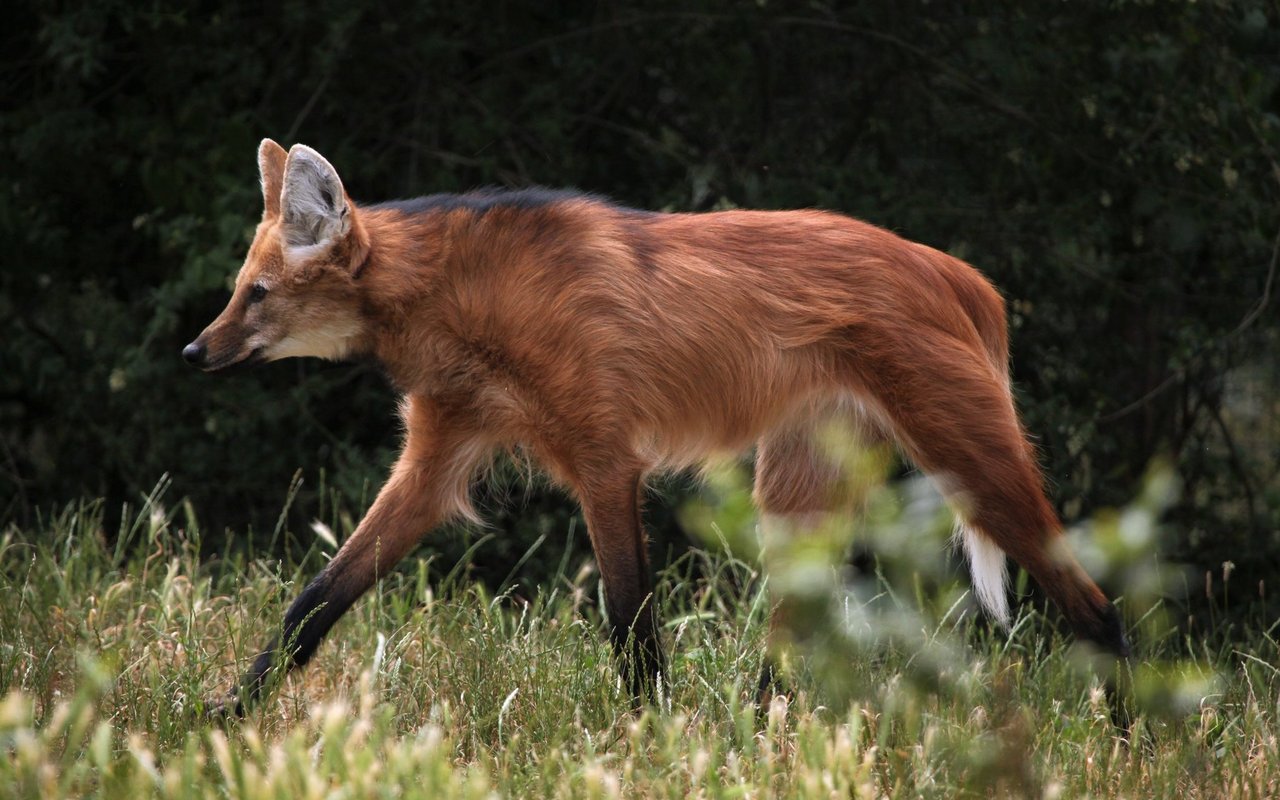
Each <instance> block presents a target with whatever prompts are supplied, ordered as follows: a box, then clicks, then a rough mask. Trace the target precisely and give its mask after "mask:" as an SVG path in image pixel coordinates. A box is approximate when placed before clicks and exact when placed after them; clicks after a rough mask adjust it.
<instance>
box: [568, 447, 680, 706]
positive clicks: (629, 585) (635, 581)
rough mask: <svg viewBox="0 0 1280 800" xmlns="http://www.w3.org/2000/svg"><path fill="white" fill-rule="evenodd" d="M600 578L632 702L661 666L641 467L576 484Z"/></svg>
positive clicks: (650, 687)
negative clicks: (642, 506) (643, 518)
mask: <svg viewBox="0 0 1280 800" xmlns="http://www.w3.org/2000/svg"><path fill="white" fill-rule="evenodd" d="M575 488H576V489H577V493H578V498H579V500H580V502H581V503H582V511H583V514H584V516H585V517H586V520H587V531H588V533H589V535H590V536H591V546H592V548H593V549H594V550H595V556H596V564H597V565H598V566H599V568H600V576H601V578H602V579H603V581H604V595H605V605H606V611H607V612H608V618H609V638H610V640H611V641H612V643H613V647H614V652H615V653H616V654H617V655H618V657H619V659H620V666H621V669H622V675H623V679H624V680H625V681H626V684H627V686H628V687H629V688H630V689H631V693H632V696H633V697H634V698H635V699H636V701H637V702H643V700H644V698H645V696H646V695H648V696H652V695H653V692H654V690H655V689H656V688H657V682H658V679H659V675H660V674H661V673H663V672H665V670H666V663H665V659H664V657H663V653H662V646H661V644H660V643H659V641H658V627H657V611H656V609H655V608H654V601H653V578H652V576H651V574H650V572H649V554H648V543H647V541H646V538H645V534H644V527H643V524H642V522H641V518H640V501H641V497H640V495H641V492H642V491H643V487H642V483H641V473H640V471H639V470H638V469H634V470H623V471H618V472H611V473H609V474H607V475H599V476H595V477H593V478H592V479H590V480H586V481H578V482H577V485H576V487H575Z"/></svg>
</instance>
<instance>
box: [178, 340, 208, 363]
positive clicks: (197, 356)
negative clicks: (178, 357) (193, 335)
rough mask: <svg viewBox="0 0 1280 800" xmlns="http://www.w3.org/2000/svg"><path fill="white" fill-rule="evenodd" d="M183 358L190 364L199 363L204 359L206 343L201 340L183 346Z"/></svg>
mask: <svg viewBox="0 0 1280 800" xmlns="http://www.w3.org/2000/svg"><path fill="white" fill-rule="evenodd" d="M182 359H183V360H184V361H186V362H187V363H188V364H199V363H200V362H201V361H204V345H203V344H202V343H200V342H192V343H191V344H189V345H187V346H186V347H184V348H182Z"/></svg>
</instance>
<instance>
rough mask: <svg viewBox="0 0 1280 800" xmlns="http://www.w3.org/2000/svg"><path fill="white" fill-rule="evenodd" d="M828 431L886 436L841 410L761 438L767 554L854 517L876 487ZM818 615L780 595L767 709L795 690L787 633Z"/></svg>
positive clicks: (772, 620) (758, 490) (764, 676)
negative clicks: (789, 680)
mask: <svg viewBox="0 0 1280 800" xmlns="http://www.w3.org/2000/svg"><path fill="white" fill-rule="evenodd" d="M824 436H833V437H838V438H839V440H840V441H839V442H835V443H832V444H837V445H843V444H845V443H847V442H851V443H852V444H853V445H855V446H856V447H859V448H863V449H869V448H870V447H872V446H874V445H876V444H884V443H885V439H884V438H883V436H881V435H879V434H878V433H877V432H876V431H875V430H874V429H873V428H872V427H870V426H869V425H867V424H866V421H865V420H863V419H862V418H861V417H860V416H858V415H857V414H850V413H839V412H835V411H830V412H828V413H821V414H813V415H810V416H805V417H803V418H800V419H796V420H793V421H792V422H791V423H790V424H787V425H784V426H783V427H782V428H779V429H778V430H775V431H773V432H771V433H770V434H769V435H768V436H766V437H765V438H764V439H762V440H761V441H760V443H759V446H758V448H757V451H756V470H755V492H754V497H755V502H756V507H757V508H758V509H759V510H760V512H761V529H762V530H761V533H762V535H763V538H764V544H765V555H766V560H768V559H769V557H770V556H771V555H776V553H777V552H778V551H779V550H783V551H785V550H786V547H787V543H786V539H788V538H790V537H793V536H804V535H814V531H817V530H820V529H821V528H823V526H825V525H829V524H833V523H837V524H838V523H839V522H844V523H845V524H847V522H848V517H850V516H851V515H852V512H855V511H856V510H857V509H858V508H859V507H860V506H861V505H862V500H863V498H864V497H865V495H866V492H867V491H868V490H869V489H870V488H871V485H872V484H862V483H860V482H859V477H860V476H858V475H856V474H854V475H850V474H848V472H849V471H848V469H847V465H846V464H842V463H841V459H840V458H839V457H838V455H836V454H835V453H833V452H831V449H830V448H829V447H826V446H824V445H825V444H826V443H825V442H824V441H823V437H824ZM855 472H856V471H855ZM833 555H838V554H833ZM768 572H769V573H770V574H774V573H775V572H777V571H776V570H768ZM776 577H781V576H780V575H779V576H776ZM811 616H812V615H810V614H807V613H805V610H804V609H803V608H800V607H798V606H797V605H796V601H795V599H794V598H791V599H788V598H785V597H780V598H777V599H775V600H774V602H773V603H772V609H771V612H770V617H769V647H768V650H767V652H766V654H765V658H764V662H763V665H762V667H761V672H760V682H759V690H758V694H757V703H758V704H759V707H760V708H761V709H763V708H767V707H768V704H769V702H770V700H771V699H772V697H773V695H774V694H778V693H784V694H785V693H788V692H786V690H785V689H784V688H783V687H782V684H781V681H780V674H779V673H780V669H779V665H778V664H777V663H776V662H775V660H774V659H775V658H776V654H777V652H778V651H779V650H781V649H782V647H783V645H784V643H785V639H786V638H787V637H788V636H791V635H800V636H803V635H805V634H804V622H805V620H806V619H808V618H810V617H811Z"/></svg>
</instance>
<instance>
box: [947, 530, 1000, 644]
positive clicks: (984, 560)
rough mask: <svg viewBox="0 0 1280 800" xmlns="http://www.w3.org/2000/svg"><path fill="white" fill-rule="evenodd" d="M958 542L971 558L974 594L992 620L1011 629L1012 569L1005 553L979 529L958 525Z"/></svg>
mask: <svg viewBox="0 0 1280 800" xmlns="http://www.w3.org/2000/svg"><path fill="white" fill-rule="evenodd" d="M955 542H956V544H957V545H963V547H964V550H965V554H966V555H968V557H969V575H970V577H971V579H972V580H973V593H974V594H975V595H977V597H978V602H979V603H980V604H981V605H982V607H983V608H984V609H986V612H987V613H988V614H989V615H991V617H992V618H993V619H994V620H995V621H996V622H999V623H1000V625H1001V626H1002V627H1004V628H1008V627H1009V592H1008V588H1009V569H1008V562H1007V561H1006V560H1005V557H1004V551H1003V550H1001V549H1000V547H999V546H998V545H997V544H996V543H995V542H993V541H991V540H990V539H988V538H987V537H986V536H983V535H982V534H981V533H980V532H978V530H977V529H976V528H973V527H971V526H969V525H966V524H964V523H963V522H957V523H956V532H955Z"/></svg>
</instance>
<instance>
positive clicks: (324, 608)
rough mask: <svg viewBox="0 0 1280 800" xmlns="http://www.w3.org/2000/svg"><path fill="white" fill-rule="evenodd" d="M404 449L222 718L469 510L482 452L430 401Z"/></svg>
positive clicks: (415, 418) (416, 408) (411, 409)
mask: <svg viewBox="0 0 1280 800" xmlns="http://www.w3.org/2000/svg"><path fill="white" fill-rule="evenodd" d="M404 416H405V422H406V428H407V429H408V432H407V434H406V440H405V446H404V450H403V451H402V452H401V454H400V458H399V460H398V461H397V462H396V465H395V467H394V468H393V469H392V472H391V477H390V478H389V479H388V480H387V483H386V484H385V485H384V486H383V487H382V490H381V491H380V492H379V493H378V497H377V499H375V500H374V502H373V505H372V506H371V507H370V509H369V513H368V514H366V515H365V517H364V519H363V520H361V521H360V525H359V526H358V527H357V528H356V531H355V533H353V534H352V535H351V538H349V539H348V540H347V541H346V542H345V543H344V544H343V545H342V548H341V549H339V550H338V554H337V555H336V556H334V558H333V560H332V561H330V562H329V564H328V566H326V567H325V568H324V569H323V570H321V571H320V574H319V575H317V576H316V577H315V578H314V579H313V580H312V581H311V583H309V584H308V585H307V587H306V588H305V589H303V591H302V594H300V595H298V598H297V599H296V600H294V601H293V604H292V605H290V606H289V610H288V611H287V612H285V615H284V624H283V626H282V627H281V630H280V633H279V634H278V635H277V636H276V637H275V638H273V639H272V640H271V642H270V644H268V645H267V646H266V647H265V648H264V649H263V650H262V652H261V653H260V654H259V655H258V657H257V658H256V659H254V662H253V666H252V667H251V668H250V669H249V671H248V672H247V673H246V674H245V676H244V678H243V679H242V680H241V681H240V685H239V687H238V688H237V689H236V690H235V691H233V692H232V693H231V695H230V697H228V698H227V700H226V701H223V702H220V703H215V704H214V706H215V709H216V710H218V711H221V712H223V713H227V712H230V713H234V714H235V715H236V716H243V715H244V712H245V707H246V705H251V704H252V703H253V702H255V701H256V700H258V699H259V697H260V696H261V695H262V692H263V690H264V688H265V687H266V686H267V683H268V680H269V678H270V676H271V675H272V673H273V672H274V671H275V670H276V669H277V668H280V669H281V670H282V671H288V670H290V669H293V668H294V667H301V666H302V665H304V664H306V663H307V662H308V661H309V660H310V659H311V656H312V655H313V654H314V653H315V651H316V647H317V646H319V644H320V640H321V639H323V638H324V636H325V634H326V633H328V632H329V629H330V628H332V627H333V625H334V623H336V622H337V621H338V619H339V618H340V617H341V616H342V615H343V614H344V613H345V612H346V611H347V609H349V608H350V607H351V606H352V604H353V603H355V601H356V600H358V599H359V598H360V596H361V595H362V594H364V593H365V591H367V590H368V589H369V588H370V587H371V586H373V585H374V584H375V583H376V582H377V581H378V579H379V578H380V577H381V576H383V575H385V574H387V572H389V571H390V570H391V569H392V568H393V567H394V566H395V565H396V564H397V563H398V562H399V561H400V559H402V558H404V556H405V555H406V554H407V553H408V552H409V551H410V550H412V549H413V547H414V546H415V545H416V544H417V543H418V542H419V541H420V540H421V539H422V537H423V536H424V535H425V534H426V533H427V532H428V531H430V530H431V529H432V528H433V527H435V526H436V525H437V524H438V523H440V522H441V521H442V520H444V519H446V518H448V517H450V516H453V515H456V514H458V513H459V512H464V511H465V510H466V508H467V490H468V488H469V485H470V481H471V477H472V473H473V472H474V470H475V466H476V463H477V461H478V460H479V458H480V457H481V456H482V455H483V453H484V450H483V448H482V447H481V445H480V442H479V440H478V439H477V438H476V437H474V436H468V435H466V434H465V433H463V431H464V430H465V429H464V428H463V427H462V426H460V425H456V424H452V423H451V422H450V421H447V420H445V419H444V418H443V415H442V414H441V413H440V412H439V411H438V410H437V409H435V408H434V407H432V406H431V405H430V404H429V403H427V402H426V401H424V400H421V399H412V400H410V401H409V402H408V403H407V404H406V406H405V415H404Z"/></svg>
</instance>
